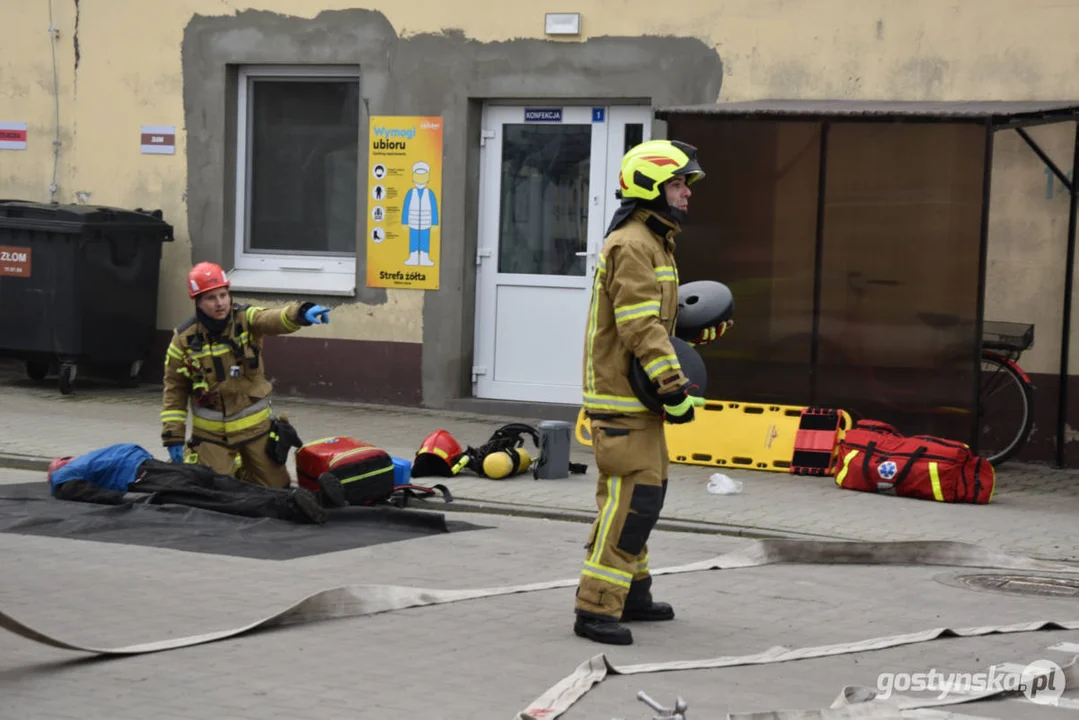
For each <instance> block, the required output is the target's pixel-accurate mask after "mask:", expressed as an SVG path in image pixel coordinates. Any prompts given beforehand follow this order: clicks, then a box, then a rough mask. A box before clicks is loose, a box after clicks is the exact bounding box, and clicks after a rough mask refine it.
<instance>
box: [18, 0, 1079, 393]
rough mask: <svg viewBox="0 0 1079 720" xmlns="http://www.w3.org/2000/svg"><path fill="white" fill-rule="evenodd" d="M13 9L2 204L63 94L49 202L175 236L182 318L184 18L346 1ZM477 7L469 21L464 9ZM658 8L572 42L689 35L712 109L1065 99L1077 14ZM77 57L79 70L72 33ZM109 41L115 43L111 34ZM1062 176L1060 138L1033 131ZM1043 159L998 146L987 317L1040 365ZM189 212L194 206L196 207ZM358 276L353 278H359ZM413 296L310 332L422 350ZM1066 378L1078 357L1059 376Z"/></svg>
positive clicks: (615, 16)
mask: <svg viewBox="0 0 1079 720" xmlns="http://www.w3.org/2000/svg"><path fill="white" fill-rule="evenodd" d="M49 4H50V3H49V2H48V0H37V1H36V2H10V3H7V6H8V7H6V8H5V10H4V22H3V23H0V48H2V49H3V52H2V53H0V121H26V122H27V123H28V124H29V127H30V148H29V150H27V151H25V152H12V151H0V197H6V198H13V197H15V198H25V199H30V200H38V201H47V200H49V199H50V192H49V186H50V183H51V182H52V180H53V147H52V144H51V143H52V139H53V135H54V133H55V132H56V130H57V126H56V122H55V110H56V100H57V98H58V100H59V139H60V143H61V146H60V153H59V163H58V166H57V176H56V184H57V186H58V188H57V193H56V199H57V200H58V201H59V202H62V203H67V202H88V203H95V204H106V205H115V206H121V207H135V206H141V207H144V208H145V207H160V208H161V209H162V210H163V211H164V213H165V216H166V218H167V219H168V220H169V221H170V222H171V223H172V224H173V225H174V226H175V227H176V235H177V242H175V243H173V244H172V245H171V246H166V248H165V263H164V265H163V268H164V274H163V278H162V291H161V310H160V318H159V325H160V326H161V327H168V326H171V325H172V324H175V323H176V322H178V321H180V320H182V319H183V318H184V317H186V316H187V315H188V314H189V309H190V303H189V301H188V300H187V297H186V294H185V292H184V274H185V272H186V270H187V267H188V265H189V263H190V261H191V246H190V239H189V237H188V231H187V216H188V215H187V214H188V208H187V207H186V206H185V199H184V193H185V189H186V183H187V180H186V163H185V160H184V150H185V145H184V141H185V138H184V133H183V127H182V126H183V118H184V107H183V97H182V88H183V77H182V73H181V58H180V47H181V40H182V37H183V32H184V27H185V26H186V25H187V23H188V22H189V20H190V19H191V18H192V16H193V15H195V14H200V15H220V14H231V13H232V12H233V10H234V9H244V8H254V9H258V10H264V11H268V12H275V13H284V14H289V15H296V16H302V17H313V16H314V15H316V14H317V13H318V12H320V11H321V10H333V9H343V8H348V7H352V6H354V3H351V2H343V1H340V0H322V2H319V3H317V4H315V5H312V4H311V3H305V2H299V1H298V0H292V1H285V0H278V1H269V0H267V1H266V2H261V3H257V4H252V3H243V2H240V1H239V0H236V1H230V2H225V1H224V0H175V1H174V2H168V3H160V2H153V3H151V2H146V1H145V0H110V1H109V2H98V3H82V4H81V11H80V12H79V16H78V18H76V12H77V6H76V4H75V3H72V2H69V1H68V2H60V1H59V0H56V1H55V2H52V3H51V4H52V8H53V12H54V15H53V22H54V23H55V26H56V27H57V28H58V29H59V38H58V40H57V43H56V66H57V69H56V74H57V77H58V83H59V87H58V89H56V90H54V84H53V83H54V80H53V72H54V71H53V64H52V55H51V50H50V36H49V33H48V31H47V30H48V27H49V22H50V20H49ZM371 5H372V9H374V10H378V11H380V12H382V13H383V14H385V16H386V17H387V18H388V19H389V21H390V22H391V23H392V25H393V27H394V28H395V29H396V31H397V32H398V33H399V34H400V35H403V36H407V35H412V34H416V33H426V32H440V31H443V30H448V29H459V30H460V31H462V32H463V33H464V34H465V36H467V37H469V38H473V39H476V40H479V41H484V42H491V41H501V40H508V39H512V38H517V37H541V36H542V30H543V12H544V10H545V9H546V8H544V7H543V6H540V7H537V6H535V5H534V4H532V3H525V2H516V3H514V2H510V3H501V4H497V5H492V4H489V3H481V2H476V3H466V2H454V3H447V2H445V1H444V0H416V1H414V2H409V3H389V2H384V1H383V2H377V3H372V4H371ZM469 7H471V8H474V9H473V10H472V11H471V12H470V11H469V10H468V8H469ZM658 7H659V6H657V5H656V4H654V3H644V2H640V3H637V2H625V0H609V1H604V0H578V2H576V3H573V4H572V7H565V6H558V7H551V8H549V9H551V10H566V9H571V10H573V11H579V12H580V13H581V14H582V28H583V31H584V38H582V39H586V38H588V37H595V36H603V35H630V36H635V35H641V34H655V35H677V36H690V37H696V38H699V39H701V40H703V41H704V42H705V43H707V44H708V45H710V46H714V47H715V48H716V49H717V51H718V52H719V54H720V56H721V57H722V60H723V63H724V72H725V77H724V84H723V90H722V93H721V95H722V98H721V99H723V100H745V99H753V98H758V97H812V98H897V99H971V98H979V99H1013V100H1014V99H1060V98H1064V99H1066V98H1070V97H1079V87H1077V86H1079V74H1077V73H1076V69H1077V68H1076V65H1077V62H1079V61H1077V60H1076V55H1075V52H1074V49H1073V34H1074V30H1073V28H1075V27H1076V26H1077V25H1079V3H1074V4H1064V3H1059V4H1056V5H1051V6H1046V5H1041V4H1032V5H1029V6H1028V7H1024V6H1023V4H1021V3H1015V2H1011V1H1009V0H956V1H955V2H948V3H945V2H940V0H908V1H907V2H902V3H900V2H894V1H892V0H842V1H841V0H815V1H810V0H728V1H727V2H724V3H716V2H714V0H696V1H692V0H686V1H685V2H683V3H682V4H681V5H680V6H679V7H678V10H677V11H675V12H669V13H665V12H663V11H661V10H659V9H657V8H658ZM76 22H77V39H78V48H79V55H80V57H79V61H78V68H77V69H76V59H75V33H76ZM110 36H111V37H110ZM142 124H156V125H176V126H177V128H178V136H177V148H176V150H177V153H176V155H174V156H152V155H142V154H140V153H139V149H138V144H137V135H138V130H139V126H140V125H142ZM1033 134H1034V136H1035V137H1037V138H1039V139H1044V140H1045V142H1046V149H1047V150H1048V151H1049V152H1050V154H1051V155H1052V156H1053V157H1054V158H1057V160H1058V163H1059V164H1060V165H1061V167H1063V168H1064V169H1067V168H1068V167H1069V166H1070V164H1071V161H1070V155H1069V150H1070V128H1069V129H1067V130H1063V129H1057V130H1053V129H1042V128H1036V129H1035V130H1034V131H1033ZM1045 186H1046V178H1045V175H1044V173H1043V166H1042V164H1041V163H1040V161H1038V160H1037V158H1036V157H1034V155H1033V154H1032V153H1031V152H1030V151H1029V149H1028V148H1027V147H1026V146H1025V145H1024V144H1023V143H1022V142H1021V141H1020V140H1019V138H1018V137H1016V136H1015V135H1014V133H1006V134H1003V135H1001V136H1000V137H999V138H998V146H997V152H996V179H995V183H994V188H993V190H994V192H993V201H994V203H995V204H996V206H995V209H994V212H993V216H992V237H991V244H992V247H991V252H990V275H989V287H988V305H987V317H990V318H995V319H1009V320H1019V321H1027V322H1035V323H1036V325H1037V328H1038V343H1037V347H1036V350H1035V351H1034V352H1033V353H1032V354H1031V355H1030V356H1029V360H1025V362H1024V364H1025V365H1027V366H1029V367H1030V369H1031V370H1033V371H1042V372H1046V371H1049V372H1051V371H1054V370H1055V368H1056V363H1057V358H1058V357H1059V324H1060V296H1061V292H1062V287H1063V267H1062V260H1063V258H1064V234H1065V229H1066V215H1065V213H1066V209H1067V200H1066V198H1065V197H1064V196H1063V195H1061V194H1059V192H1058V193H1056V194H1054V197H1053V199H1051V200H1048V199H1046V196H1045V195H1046V193H1045ZM195 210H196V211H197V209H195ZM361 282H362V279H361ZM422 295H423V293H421V292H417V291H389V293H388V296H389V301H388V302H387V303H385V304H382V305H372V306H365V305H353V306H351V307H345V308H342V309H341V311H340V312H338V314H337V317H336V319H335V322H334V323H333V324H331V325H330V326H329V327H326V328H312V329H311V330H309V331H308V332H309V333H311V334H312V335H321V336H323V337H336V338H357V337H360V338H364V339H372V340H379V339H395V340H411V341H415V342H419V341H420V339H421V338H422ZM1076 367H1079V361H1077V362H1074V363H1073V368H1076Z"/></svg>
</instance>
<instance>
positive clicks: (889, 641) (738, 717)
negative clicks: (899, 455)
mask: <svg viewBox="0 0 1079 720" xmlns="http://www.w3.org/2000/svg"><path fill="white" fill-rule="evenodd" d="M1073 572H1074V570H1073ZM1044 630H1079V620H1070V621H1053V620H1037V621H1034V622H1026V623H1014V624H1011V625H985V626H979V627H969V628H933V629H931V630H923V631H921V632H915V633H906V634H903V635H886V636H882V637H876V638H870V639H868V640H860V641H858V642H850V643H837V644H835V645H818V646H815V647H805V648H793V649H792V648H786V647H782V646H776V647H773V648H769V649H768V650H765V651H764V652H761V653H756V654H754V655H740V656H725V657H717V658H709V659H706V660H688V661H687V660H677V661H673V662H663V663H643V664H639V665H626V666H624V667H615V666H614V665H611V663H610V661H608V660H607V657H606V656H605V655H603V654H602V653H601V654H599V655H595V656H593V657H591V658H590V659H589V660H587V661H586V662H584V663H582V664H581V665H579V666H578V667H577V669H576V670H574V671H573V672H572V673H570V674H569V675H567V676H566V677H564V678H563V679H562V680H560V681H559V682H558V683H557V684H555V685H554V686H553V687H552V688H551V689H550V690H548V691H547V692H545V693H544V694H543V695H541V696H539V697H538V698H537V699H536V700H535V701H534V702H533V703H532V704H531V705H529V707H528V708H527V709H526V710H522V711H521V712H519V713H517V715H516V716H515V718H514V720H550V719H551V718H557V717H559V716H560V715H562V714H563V713H565V712H566V711H567V710H569V708H570V707H571V706H572V705H573V704H574V703H576V702H577V701H578V700H580V699H581V698H582V697H584V696H585V694H586V693H587V692H588V691H589V690H591V689H592V687H593V686H595V685H597V684H599V683H600V682H602V681H603V680H604V679H606V678H607V677H609V676H611V675H639V674H642V673H653V672H670V671H675V670H712V669H716V668H726V667H742V666H746V665H770V664H772V663H780V662H790V661H792V660H806V659H809V658H820V657H834V656H836V655H847V654H850V653H857V652H867V651H870V650H883V649H885V648H893V647H899V646H902V645H913V644H916V643H922V642H928V641H930V640H939V639H941V638H948V637H978V636H982V635H995V634H1009V633H1022V632H1035V631H1044ZM1077 659H1079V655H1077V656H1075V657H1073V658H1072V660H1071V661H1070V662H1069V663H1068V664H1067V665H1066V666H1062V668H1061V669H1062V670H1064V672H1065V676H1066V677H1068V678H1070V681H1071V682H1079V670H1077V669H1076V667H1075V664H1076V660H1077ZM1065 684H1066V683H1065ZM1072 687H1076V685H1074V684H1073V685H1072ZM1005 692H1006V691H1004V690H987V691H984V692H978V693H966V694H962V695H960V693H958V692H955V693H954V696H953V697H951V698H948V699H945V700H938V699H935V698H917V697H912V696H903V695H898V694H893V695H891V697H890V698H888V702H885V701H884V700H879V699H876V698H875V695H876V691H875V690H873V689H871V688H865V687H859V686H849V687H847V688H844V690H843V694H841V695H840V697H839V698H838V699H837V700H836V702H835V703H833V704H832V706H831V708H830V710H834V709H835V708H839V707H846V706H847V705H850V706H854V707H857V706H861V705H864V707H861V708H859V709H858V710H857V713H861V712H866V713H869V714H864V715H863V714H857V713H856V714H852V713H851V712H850V711H849V710H844V711H842V712H840V711H838V710H837V711H835V712H831V713H829V712H826V711H825V710H810V711H805V710H779V711H772V710H769V711H765V712H763V713H729V714H728V715H727V720H817V719H818V718H819V719H820V720H825V719H826V718H835V719H836V720H838V719H839V718H844V719H846V718H851V719H852V720H853V719H854V718H863V717H864V718H874V719H876V718H895V719H896V720H899V719H900V718H908V717H914V716H907V715H900V714H897V713H898V712H899V711H900V710H903V711H906V710H914V709H921V708H930V707H937V706H939V705H953V704H958V703H966V702H974V701H976V700H987V699H990V698H992V697H996V696H999V695H1003V694H1005ZM841 701H842V703H844V704H841V705H837V704H836V703H840V702H841ZM892 703H900V704H902V707H900V706H898V705H893V704H892ZM880 713H883V714H880ZM889 713H891V714H889ZM926 717H929V716H926Z"/></svg>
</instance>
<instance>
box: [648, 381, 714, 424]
mask: <svg viewBox="0 0 1079 720" xmlns="http://www.w3.org/2000/svg"><path fill="white" fill-rule="evenodd" d="M659 401H660V402H661V403H663V419H664V420H666V421H667V422H669V423H671V424H672V425H681V424H682V423H687V422H692V421H693V418H694V411H693V410H694V408H698V407H704V403H705V399H704V398H702V397H697V396H696V395H690V394H689V393H687V392H686V391H685V390H684V389H682V390H678V391H676V392H669V393H664V394H662V395H660V396H659Z"/></svg>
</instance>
